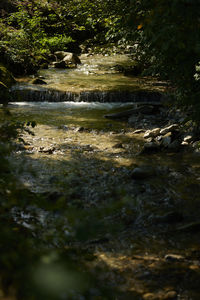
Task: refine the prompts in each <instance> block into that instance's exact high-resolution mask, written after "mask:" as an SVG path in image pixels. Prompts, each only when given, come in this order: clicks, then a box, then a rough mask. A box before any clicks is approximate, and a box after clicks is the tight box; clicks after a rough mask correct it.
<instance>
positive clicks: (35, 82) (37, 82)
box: [31, 78, 47, 84]
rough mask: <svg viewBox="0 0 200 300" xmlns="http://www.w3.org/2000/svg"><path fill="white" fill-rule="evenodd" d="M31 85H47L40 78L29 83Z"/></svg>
mask: <svg viewBox="0 0 200 300" xmlns="http://www.w3.org/2000/svg"><path fill="white" fill-rule="evenodd" d="M31 83H32V84H47V83H46V81H44V80H43V79H41V78H34V79H33V80H32V81H31Z"/></svg>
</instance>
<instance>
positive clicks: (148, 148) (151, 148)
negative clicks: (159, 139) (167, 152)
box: [140, 142, 161, 154]
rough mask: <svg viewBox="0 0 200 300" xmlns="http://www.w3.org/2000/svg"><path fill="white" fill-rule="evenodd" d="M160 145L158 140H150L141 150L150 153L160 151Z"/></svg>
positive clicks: (142, 152) (143, 152)
mask: <svg viewBox="0 0 200 300" xmlns="http://www.w3.org/2000/svg"><path fill="white" fill-rule="evenodd" d="M160 149H161V148H160V145H159V144H158V143H156V142H148V143H145V144H144V146H143V149H142V151H141V152H140V154H149V153H155V152H157V151H159V150H160Z"/></svg>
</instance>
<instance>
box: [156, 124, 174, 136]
mask: <svg viewBox="0 0 200 300" xmlns="http://www.w3.org/2000/svg"><path fill="white" fill-rule="evenodd" d="M177 129H178V124H172V125H170V126H168V127H165V128H163V129H161V130H160V134H162V135H165V134H167V133H168V132H173V131H175V130H177Z"/></svg>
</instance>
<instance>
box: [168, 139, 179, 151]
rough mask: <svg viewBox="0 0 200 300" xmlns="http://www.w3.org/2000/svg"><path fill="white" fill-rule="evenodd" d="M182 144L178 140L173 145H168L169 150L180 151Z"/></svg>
mask: <svg viewBox="0 0 200 300" xmlns="http://www.w3.org/2000/svg"><path fill="white" fill-rule="evenodd" d="M180 146H181V145H180V142H179V141H178V140H175V141H173V142H172V143H171V144H169V145H168V149H170V150H172V151H179V150H180Z"/></svg>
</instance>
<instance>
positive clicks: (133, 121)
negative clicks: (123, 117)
mask: <svg viewBox="0 0 200 300" xmlns="http://www.w3.org/2000/svg"><path fill="white" fill-rule="evenodd" d="M137 122H138V116H136V115H132V116H130V118H129V119H128V123H129V124H130V125H135V123H137Z"/></svg>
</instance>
